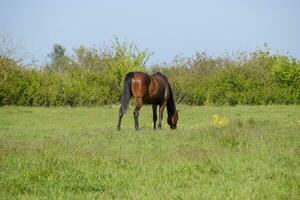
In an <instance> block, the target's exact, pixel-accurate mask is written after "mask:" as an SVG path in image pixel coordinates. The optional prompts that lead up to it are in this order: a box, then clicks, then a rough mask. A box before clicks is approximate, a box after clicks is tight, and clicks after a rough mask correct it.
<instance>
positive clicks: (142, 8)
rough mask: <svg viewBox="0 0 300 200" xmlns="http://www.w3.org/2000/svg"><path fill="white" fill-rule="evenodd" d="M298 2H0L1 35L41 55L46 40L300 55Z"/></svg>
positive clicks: (184, 52)
mask: <svg viewBox="0 0 300 200" xmlns="http://www.w3.org/2000/svg"><path fill="white" fill-rule="evenodd" d="M299 19H300V0H248V1H246V0H226V1H225V0H198V1H197V0H184V1H183V0H182V1H177V0H151V1H142V0H126V1H125V0H123V1H122V0H118V1H117V0H107V1H104V0H82V1H79V0H47V1H46V0H26V1H22V0H0V33H5V34H10V35H12V36H13V37H14V38H16V39H20V40H22V45H23V47H24V50H25V51H26V52H29V53H30V55H32V56H33V57H34V58H36V59H38V60H45V59H46V57H47V55H48V54H49V53H50V52H51V50H52V47H53V44H62V45H64V46H65V47H66V48H67V53H68V54H69V55H71V54H72V53H73V50H72V49H73V48H77V47H79V46H80V45H83V46H86V47H93V46H97V47H103V46H105V45H110V44H111V42H112V40H113V39H114V37H118V38H119V39H120V40H122V41H128V42H131V41H133V42H134V43H135V44H136V45H137V46H138V48H139V49H140V50H143V49H148V51H149V52H153V53H154V54H153V56H152V57H151V58H150V60H149V61H148V64H156V63H162V62H170V61H171V60H172V59H174V57H175V56H176V55H180V56H183V57H191V56H192V55H194V54H195V53H196V52H197V51H198V52H202V51H206V52H207V53H208V54H209V55H212V56H219V55H222V54H224V53H225V52H234V51H237V50H241V51H253V50H255V49H257V48H258V47H262V46H263V44H264V43H267V44H268V46H269V47H270V48H271V49H272V50H273V51H274V52H275V51H278V52H280V53H286V52H289V54H290V55H292V56H294V57H297V58H298V59H299V58H300V22H299Z"/></svg>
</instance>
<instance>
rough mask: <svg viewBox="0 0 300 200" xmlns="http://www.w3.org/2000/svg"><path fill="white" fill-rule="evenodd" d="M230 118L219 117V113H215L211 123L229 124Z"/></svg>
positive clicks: (218, 124)
mask: <svg viewBox="0 0 300 200" xmlns="http://www.w3.org/2000/svg"><path fill="white" fill-rule="evenodd" d="M228 121H229V120H228V119H227V118H226V117H219V115H213V118H212V120H211V125H212V126H213V127H222V126H226V125H227V124H228Z"/></svg>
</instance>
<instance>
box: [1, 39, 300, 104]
mask: <svg viewBox="0 0 300 200" xmlns="http://www.w3.org/2000/svg"><path fill="white" fill-rule="evenodd" d="M150 55H151V54H150V53H149V52H148V51H146V50H143V51H139V50H138V49H137V48H136V46H135V45H134V44H133V43H126V42H125V43H122V42H119V41H118V40H117V39H116V40H115V42H114V43H113V45H112V46H111V47H107V48H104V49H97V48H86V47H79V48H76V49H74V55H73V56H67V55H66V49H65V48H64V47H63V46H61V45H54V47H53V51H52V52H51V53H50V54H49V62H48V63H47V64H45V65H43V66H41V67H39V68H37V67H34V68H33V67H32V66H31V67H28V66H24V65H22V64H20V63H19V62H17V61H16V60H15V59H14V58H12V57H11V56H7V55H0V105H1V106H3V105H22V106H64V105H70V106H96V105H105V104H114V103H118V102H119V100H120V98H121V95H122V83H123V78H124V75H125V74H126V73H127V72H129V71H144V72H147V73H152V72H155V71H160V72H162V73H164V74H165V75H166V76H167V77H168V78H169V81H170V82H171V85H172V87H173V90H174V95H175V98H176V101H177V102H178V103H186V104H192V105H204V104H214V105H223V104H228V105H236V104H250V105H259V104H299V103H300V63H299V61H298V60H297V59H295V58H293V57H290V56H285V55H278V54H272V55H271V54H269V50H268V49H266V48H265V49H260V50H257V51H254V52H252V53H236V54H234V55H233V56H223V57H217V58H216V57H211V56H208V55H207V54H205V53H196V55H195V56H193V57H192V58H188V59H180V58H176V59H175V60H174V61H173V62H172V63H170V64H162V65H156V66H153V67H147V68H146V67H144V65H145V62H146V61H147V59H148V58H149V56H150Z"/></svg>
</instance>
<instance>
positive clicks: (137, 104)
mask: <svg viewBox="0 0 300 200" xmlns="http://www.w3.org/2000/svg"><path fill="white" fill-rule="evenodd" d="M141 107H142V98H135V108H134V111H133V117H134V125H135V130H139V129H140V127H139V112H140V109H141Z"/></svg>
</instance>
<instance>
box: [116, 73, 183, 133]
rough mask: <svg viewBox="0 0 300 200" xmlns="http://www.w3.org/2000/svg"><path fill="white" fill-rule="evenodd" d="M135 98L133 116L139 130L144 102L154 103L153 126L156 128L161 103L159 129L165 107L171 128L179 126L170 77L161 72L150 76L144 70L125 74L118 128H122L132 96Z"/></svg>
mask: <svg viewBox="0 0 300 200" xmlns="http://www.w3.org/2000/svg"><path fill="white" fill-rule="evenodd" d="M132 96H134V98H135V109H134V111H133V117H134V122H135V129H136V130H139V121H138V117H139V111H140V109H141V107H142V105H143V103H144V104H152V110H153V128H154V129H156V121H157V106H158V105H159V121H158V129H161V128H162V118H163V112H164V109H165V107H167V111H168V119H167V122H168V124H169V126H170V128H171V129H176V128H177V120H178V112H177V110H176V105H175V101H174V96H173V92H172V89H171V86H170V84H169V81H168V79H167V78H166V77H165V76H164V75H162V74H161V73H159V72H158V73H155V74H152V75H151V76H149V75H148V74H145V73H143V72H129V73H128V74H126V76H125V80H124V88H123V97H122V105H121V107H120V110H119V122H118V126H117V130H121V121H122V117H123V115H124V113H125V111H126V109H127V107H128V104H129V100H130V98H131V97H132Z"/></svg>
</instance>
